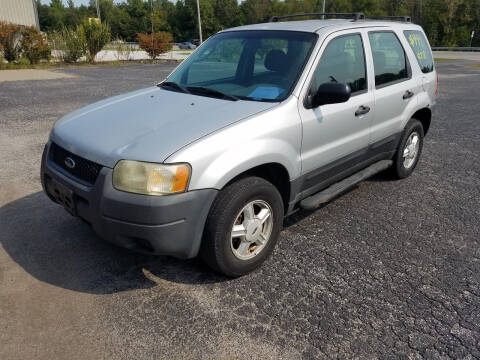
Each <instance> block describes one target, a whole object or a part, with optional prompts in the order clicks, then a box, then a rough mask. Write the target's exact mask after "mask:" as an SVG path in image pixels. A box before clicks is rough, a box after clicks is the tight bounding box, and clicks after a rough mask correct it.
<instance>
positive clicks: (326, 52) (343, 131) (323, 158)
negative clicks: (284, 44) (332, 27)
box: [298, 29, 374, 190]
mask: <svg viewBox="0 0 480 360" xmlns="http://www.w3.org/2000/svg"><path fill="white" fill-rule="evenodd" d="M365 35H366V34H365V33H363V32H362V30H360V29H355V30H347V31H341V32H336V33H334V34H331V35H330V36H328V37H327V38H326V40H325V41H324V43H323V45H322V47H321V49H320V52H319V54H318V55H317V59H316V62H315V64H314V66H313V67H312V70H313V73H311V74H310V75H309V77H308V79H307V82H306V86H304V88H303V89H302V92H301V94H300V99H299V101H298V110H299V113H300V117H301V120H302V128H303V139H302V154H301V156H302V174H303V175H305V176H306V179H305V183H304V190H305V189H306V188H310V187H311V186H313V185H315V184H319V183H320V182H322V181H324V180H326V179H327V178H328V177H329V176H330V175H331V174H335V173H339V172H340V171H342V169H344V168H345V167H347V168H348V167H349V166H350V164H351V161H352V160H354V158H355V157H358V156H361V154H362V153H364V152H366V150H367V147H368V140H369V126H370V121H371V117H372V114H373V110H374V109H373V108H374V101H373V94H372V92H371V91H369V87H368V82H367V67H366V60H365V50H364V42H365V40H366V38H365ZM327 82H338V83H346V84H348V85H350V88H351V90H352V96H351V98H350V100H348V101H347V102H345V103H341V104H329V105H322V106H320V107H317V108H314V109H309V108H308V107H306V106H305V102H304V99H305V97H306V96H308V94H310V93H313V92H314V91H316V89H318V87H319V86H320V85H321V84H323V83H327Z"/></svg>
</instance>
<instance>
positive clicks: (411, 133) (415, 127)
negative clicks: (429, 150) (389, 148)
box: [392, 118, 424, 179]
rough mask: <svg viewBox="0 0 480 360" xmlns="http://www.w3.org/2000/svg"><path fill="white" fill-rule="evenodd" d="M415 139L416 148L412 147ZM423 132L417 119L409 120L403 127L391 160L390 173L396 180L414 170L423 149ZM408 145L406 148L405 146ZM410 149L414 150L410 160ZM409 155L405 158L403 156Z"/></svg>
mask: <svg viewBox="0 0 480 360" xmlns="http://www.w3.org/2000/svg"><path fill="white" fill-rule="evenodd" d="M415 138H417V143H418V146H415V145H412V144H413V140H414V139H415ZM423 138H424V131H423V126H422V123H421V122H420V121H418V120H417V119H414V118H412V119H410V121H409V122H408V123H407V126H405V129H404V131H403V134H402V137H401V139H400V142H399V144H398V148H397V152H396V153H395V156H394V158H393V166H392V173H393V175H394V176H395V177H396V178H397V179H404V178H406V177H407V176H410V174H411V173H412V172H413V170H415V167H416V166H417V164H418V160H419V159H420V155H421V154H422V149H423ZM407 145H408V146H407ZM412 149H416V150H415V151H414V152H415V154H414V157H413V158H412V155H411V154H413V152H412ZM406 153H407V154H410V155H407V157H405V156H404V155H405V154H406Z"/></svg>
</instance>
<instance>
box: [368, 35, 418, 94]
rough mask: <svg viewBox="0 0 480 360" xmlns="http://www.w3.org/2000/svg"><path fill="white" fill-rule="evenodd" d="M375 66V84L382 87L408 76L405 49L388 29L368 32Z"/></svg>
mask: <svg viewBox="0 0 480 360" xmlns="http://www.w3.org/2000/svg"><path fill="white" fill-rule="evenodd" d="M368 37H369V39H370V46H371V48H372V55H373V65H374V68H375V86H376V87H377V88H378V87H383V86H386V85H390V84H392V83H396V82H399V81H403V80H406V79H408V78H409V71H408V63H407V58H406V56H405V51H404V49H403V47H402V44H401V43H400V40H398V38H397V36H396V35H395V34H394V33H393V32H390V31H385V32H370V33H368Z"/></svg>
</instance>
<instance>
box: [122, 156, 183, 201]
mask: <svg viewBox="0 0 480 360" xmlns="http://www.w3.org/2000/svg"><path fill="white" fill-rule="evenodd" d="M190 172H191V171H190V165H188V164H156V163H149V162H141V161H132V160H120V161H119V162H118V163H117V165H115V168H114V169H113V186H114V187H115V189H117V190H121V191H127V192H132V193H138V194H145V195H166V194H174V193H180V192H184V191H186V190H187V185H188V180H189V179H190Z"/></svg>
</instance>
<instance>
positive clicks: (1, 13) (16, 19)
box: [0, 0, 40, 29]
mask: <svg viewBox="0 0 480 360" xmlns="http://www.w3.org/2000/svg"><path fill="white" fill-rule="evenodd" d="M0 20H3V21H8V22H11V23H14V24H19V25H27V26H35V27H36V28H37V29H39V28H40V24H39V22H38V13H37V5H36V3H35V0H0Z"/></svg>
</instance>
